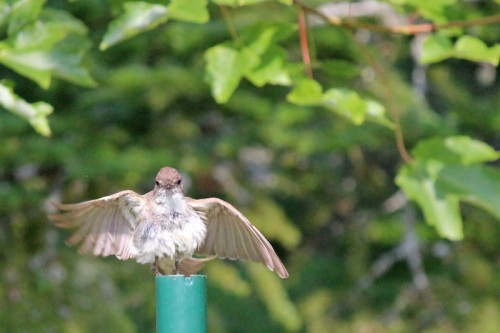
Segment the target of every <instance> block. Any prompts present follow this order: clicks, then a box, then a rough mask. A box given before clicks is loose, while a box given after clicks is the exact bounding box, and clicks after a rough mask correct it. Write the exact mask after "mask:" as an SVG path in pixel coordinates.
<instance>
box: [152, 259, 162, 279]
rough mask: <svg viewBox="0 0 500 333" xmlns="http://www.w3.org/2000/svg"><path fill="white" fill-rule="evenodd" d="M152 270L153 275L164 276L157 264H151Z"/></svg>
mask: <svg viewBox="0 0 500 333" xmlns="http://www.w3.org/2000/svg"><path fill="white" fill-rule="evenodd" d="M151 270H152V271H153V273H155V275H156V276H162V275H163V274H161V273H160V270H159V269H158V266H157V265H156V262H154V263H152V264H151Z"/></svg>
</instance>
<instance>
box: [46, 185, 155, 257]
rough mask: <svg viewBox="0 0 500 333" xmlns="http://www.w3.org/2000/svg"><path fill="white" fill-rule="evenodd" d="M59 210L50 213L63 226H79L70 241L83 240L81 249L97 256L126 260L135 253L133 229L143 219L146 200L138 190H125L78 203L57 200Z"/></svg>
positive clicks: (80, 241)
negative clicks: (64, 202) (58, 201)
mask: <svg viewBox="0 0 500 333" xmlns="http://www.w3.org/2000/svg"><path fill="white" fill-rule="evenodd" d="M54 205H55V206H56V207H57V209H59V210H60V212H59V213H57V214H53V215H50V216H49V217H50V219H51V220H53V221H54V222H55V225H56V226H58V227H61V228H76V231H75V232H74V233H73V234H72V235H71V237H70V238H68V240H67V241H66V242H67V243H68V244H69V245H75V244H78V243H81V245H80V247H79V248H78V250H79V251H80V252H81V253H88V252H91V253H92V254H93V255H95V256H103V257H104V256H109V255H115V256H116V257H117V258H119V259H122V260H125V259H129V258H130V257H131V256H132V253H131V248H132V246H133V244H132V236H133V231H134V229H135V227H136V226H137V224H138V223H139V222H140V218H139V216H140V213H141V211H142V210H143V209H145V206H146V202H145V200H144V197H143V196H142V195H139V194H137V193H135V192H134V191H122V192H118V193H115V194H113V195H109V196H106V197H102V198H99V199H95V200H90V201H85V202H81V203H76V204H61V203H54Z"/></svg>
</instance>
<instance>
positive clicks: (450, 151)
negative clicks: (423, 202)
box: [412, 136, 500, 164]
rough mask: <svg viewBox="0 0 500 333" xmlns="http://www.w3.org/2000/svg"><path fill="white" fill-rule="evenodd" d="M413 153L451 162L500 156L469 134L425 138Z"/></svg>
mask: <svg viewBox="0 0 500 333" xmlns="http://www.w3.org/2000/svg"><path fill="white" fill-rule="evenodd" d="M412 154H413V155H414V157H416V158H419V159H422V160H438V161H441V162H444V163H449V164H472V163H481V162H491V161H495V160H497V159H498V158H500V153H499V152H496V151H495V150H494V149H493V148H492V147H490V146H488V145H487V144H485V143H483V142H481V141H477V140H474V139H472V138H470V137H468V136H452V137H447V138H444V139H443V138H432V139H427V140H423V141H421V142H419V144H418V145H417V146H416V147H415V148H414V149H413V150H412Z"/></svg>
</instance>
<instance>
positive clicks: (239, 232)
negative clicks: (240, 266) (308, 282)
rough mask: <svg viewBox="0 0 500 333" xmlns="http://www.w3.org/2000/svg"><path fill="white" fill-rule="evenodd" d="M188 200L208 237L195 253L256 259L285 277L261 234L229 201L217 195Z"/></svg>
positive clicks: (281, 264)
mask: <svg viewBox="0 0 500 333" xmlns="http://www.w3.org/2000/svg"><path fill="white" fill-rule="evenodd" d="M188 203H189V205H190V206H191V207H192V208H193V209H195V210H196V211H198V212H200V213H201V215H202V216H204V221H205V223H206V225H207V236H206V238H205V241H204V243H203V244H202V245H201V246H200V247H199V248H198V251H197V254H200V255H205V256H213V255H215V256H217V257H219V258H228V259H239V260H251V261H254V262H259V263H262V264H264V265H266V266H267V267H268V268H269V269H270V270H271V271H275V272H276V273H277V274H278V276H280V277H281V278H286V277H288V272H287V270H286V268H285V266H284V265H283V263H282V262H281V260H280V259H279V257H278V255H277V254H276V252H275V251H274V249H273V247H272V246H271V244H270V243H269V242H268V241H267V239H266V238H265V237H264V235H262V233H261V232H260V231H259V230H257V228H256V227H255V226H253V225H252V224H251V223H250V221H248V219H247V218H246V217H245V216H243V214H241V213H240V212H239V211H238V210H237V209H236V208H234V207H233V206H232V205H231V204H229V203H227V202H225V201H223V200H220V199H217V198H208V199H200V200H194V199H190V200H188Z"/></svg>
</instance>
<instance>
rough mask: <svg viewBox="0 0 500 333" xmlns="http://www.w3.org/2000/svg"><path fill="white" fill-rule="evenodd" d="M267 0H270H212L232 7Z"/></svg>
mask: <svg viewBox="0 0 500 333" xmlns="http://www.w3.org/2000/svg"><path fill="white" fill-rule="evenodd" d="M265 1H269V0H212V2H213V3H216V4H218V5H226V6H231V7H242V6H248V5H253V4H256V3H260V2H265Z"/></svg>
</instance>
